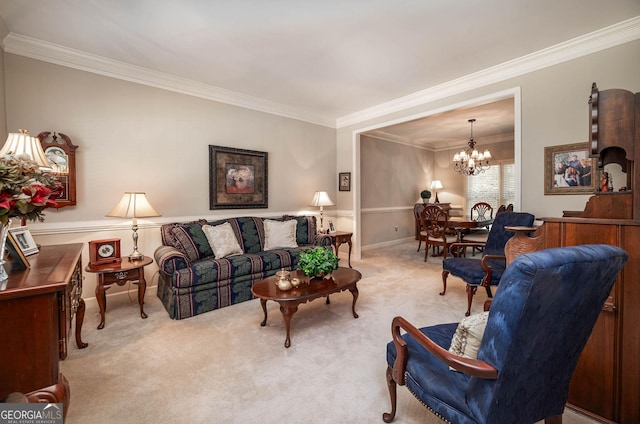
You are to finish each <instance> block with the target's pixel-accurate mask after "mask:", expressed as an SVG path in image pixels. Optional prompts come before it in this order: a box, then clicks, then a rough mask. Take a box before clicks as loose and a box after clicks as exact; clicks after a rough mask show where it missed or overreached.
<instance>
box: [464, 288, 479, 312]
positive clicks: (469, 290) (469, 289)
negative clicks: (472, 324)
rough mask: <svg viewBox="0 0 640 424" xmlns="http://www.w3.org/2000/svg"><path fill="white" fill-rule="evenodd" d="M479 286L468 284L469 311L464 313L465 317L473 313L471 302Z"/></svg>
mask: <svg viewBox="0 0 640 424" xmlns="http://www.w3.org/2000/svg"><path fill="white" fill-rule="evenodd" d="M476 290H478V286H470V285H469V284H467V312H465V313H464V316H465V317H468V316H469V315H471V302H472V301H473V295H474V294H476Z"/></svg>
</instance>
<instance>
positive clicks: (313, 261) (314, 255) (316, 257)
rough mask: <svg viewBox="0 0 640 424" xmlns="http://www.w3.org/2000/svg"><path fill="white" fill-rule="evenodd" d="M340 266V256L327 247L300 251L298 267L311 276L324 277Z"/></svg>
mask: <svg viewBox="0 0 640 424" xmlns="http://www.w3.org/2000/svg"><path fill="white" fill-rule="evenodd" d="M337 268H338V257H337V256H336V255H335V254H334V253H333V252H332V251H331V250H330V249H327V248H325V247H322V246H319V247H315V248H311V249H305V250H303V251H302V252H301V253H300V259H298V268H297V269H300V270H302V272H304V275H306V276H309V277H323V276H325V275H327V274H331V272H333V271H334V270H335V269H337Z"/></svg>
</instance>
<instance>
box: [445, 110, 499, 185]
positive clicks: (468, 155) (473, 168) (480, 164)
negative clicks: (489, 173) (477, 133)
mask: <svg viewBox="0 0 640 424" xmlns="http://www.w3.org/2000/svg"><path fill="white" fill-rule="evenodd" d="M474 122H476V120H475V119H469V123H470V124H471V137H470V138H469V143H468V144H469V147H467V148H466V149H465V150H462V151H461V152H460V153H456V154H455V156H453V169H454V170H455V171H456V172H457V173H458V174H464V175H478V174H479V173H481V172H484V171H485V170H487V169H489V167H490V166H491V165H490V164H489V161H490V160H491V153H490V152H489V150H485V151H484V153H478V151H477V150H476V141H475V140H474V139H473V123H474Z"/></svg>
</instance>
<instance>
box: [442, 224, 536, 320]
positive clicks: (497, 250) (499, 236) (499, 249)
mask: <svg viewBox="0 0 640 424" xmlns="http://www.w3.org/2000/svg"><path fill="white" fill-rule="evenodd" d="M534 218H535V217H534V216H533V215H531V214H530V213H525V212H501V213H499V214H497V215H496V218H495V220H494V221H493V225H492V226H491V230H490V231H489V235H488V237H487V241H486V243H478V242H461V243H452V244H451V245H450V246H449V248H450V249H451V252H452V253H453V254H454V255H456V254H458V253H456V252H464V251H465V250H466V248H468V247H471V248H473V247H483V254H482V258H481V259H476V258H467V257H461V256H459V254H458V257H453V258H445V259H444V260H443V261H442V285H443V290H442V292H440V295H444V294H445V293H446V292H447V277H448V276H449V274H451V275H454V276H456V277H459V278H461V279H462V280H463V281H464V282H465V283H466V284H467V312H465V315H466V316H469V314H470V313H471V302H472V301H473V295H474V294H475V293H476V291H477V290H478V287H484V288H485V289H486V291H487V296H489V297H493V294H492V293H491V286H497V285H498V282H499V281H500V278H501V277H502V273H503V272H504V269H505V267H506V258H505V254H504V246H505V244H506V243H507V241H508V240H509V239H510V238H511V237H513V236H514V233H513V232H510V231H507V230H505V228H504V227H506V226H513V227H531V226H532V225H533V220H534Z"/></svg>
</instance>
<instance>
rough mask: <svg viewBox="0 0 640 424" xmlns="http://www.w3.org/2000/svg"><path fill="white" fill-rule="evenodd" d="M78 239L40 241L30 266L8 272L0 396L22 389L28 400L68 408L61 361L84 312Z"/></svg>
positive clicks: (0, 308)
mask: <svg viewBox="0 0 640 424" xmlns="http://www.w3.org/2000/svg"><path fill="white" fill-rule="evenodd" d="M81 255H82V244H81V243H74V244H61V245H55V246H42V247H41V248H40V252H39V253H37V254H36V255H33V256H29V262H30V263H31V268H29V269H24V270H20V271H11V272H9V280H8V282H7V287H6V289H4V290H1V291H0V340H2V350H1V351H2V353H1V354H0V355H1V357H2V360H1V361H0V399H4V398H5V397H6V396H7V395H8V394H9V393H11V392H22V393H25V394H26V396H27V398H28V399H29V402H54V403H62V404H63V413H64V414H66V412H67V409H68V406H69V402H70V396H69V382H68V381H67V379H66V378H65V377H64V375H63V374H62V373H61V372H60V363H59V361H60V360H62V359H64V358H66V356H67V341H68V339H69V329H70V326H71V320H72V319H73V315H74V314H76V343H77V344H78V348H79V349H82V348H85V347H86V346H87V344H86V343H83V342H82V340H81V336H80V331H81V328H82V320H83V318H84V301H83V300H82V298H81V297H80V295H81V294H82V265H81V263H82V261H81Z"/></svg>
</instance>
